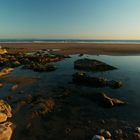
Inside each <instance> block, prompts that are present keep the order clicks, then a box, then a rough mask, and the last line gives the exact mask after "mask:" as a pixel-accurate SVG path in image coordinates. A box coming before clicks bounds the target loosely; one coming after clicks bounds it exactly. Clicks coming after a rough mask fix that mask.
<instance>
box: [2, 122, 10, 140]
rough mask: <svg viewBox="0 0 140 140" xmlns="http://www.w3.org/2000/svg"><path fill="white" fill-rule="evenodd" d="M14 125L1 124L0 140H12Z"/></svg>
mask: <svg viewBox="0 0 140 140" xmlns="http://www.w3.org/2000/svg"><path fill="white" fill-rule="evenodd" d="M12 125H13V123H11V122H5V123H2V124H0V140H10V139H11V136H12V133H13V130H12Z"/></svg>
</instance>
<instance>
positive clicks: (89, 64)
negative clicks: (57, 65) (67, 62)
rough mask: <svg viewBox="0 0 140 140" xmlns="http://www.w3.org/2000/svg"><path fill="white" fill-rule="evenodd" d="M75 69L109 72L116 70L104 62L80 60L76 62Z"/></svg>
mask: <svg viewBox="0 0 140 140" xmlns="http://www.w3.org/2000/svg"><path fill="white" fill-rule="evenodd" d="M74 68H75V69H78V70H91V71H108V70H114V69H116V68H115V67H113V66H110V65H108V64H106V63H104V62H101V61H98V60H94V59H79V60H77V61H75V62H74Z"/></svg>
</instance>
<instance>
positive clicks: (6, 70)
mask: <svg viewBox="0 0 140 140" xmlns="http://www.w3.org/2000/svg"><path fill="white" fill-rule="evenodd" d="M12 71H13V68H3V69H1V70H0V77H1V76H4V75H7V74H9V73H10V72H12Z"/></svg>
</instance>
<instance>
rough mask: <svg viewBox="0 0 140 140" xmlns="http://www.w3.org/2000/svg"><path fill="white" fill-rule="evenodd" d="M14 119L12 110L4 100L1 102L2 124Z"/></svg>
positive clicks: (0, 120) (0, 117)
mask: <svg viewBox="0 0 140 140" xmlns="http://www.w3.org/2000/svg"><path fill="white" fill-rule="evenodd" d="M11 117H12V109H11V107H10V105H9V104H7V103H6V102H5V101H4V100H0V123H1V122H5V121H6V120H7V118H11Z"/></svg>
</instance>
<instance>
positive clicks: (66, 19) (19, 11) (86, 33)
mask: <svg viewBox="0 0 140 140" xmlns="http://www.w3.org/2000/svg"><path fill="white" fill-rule="evenodd" d="M0 38H40V39H139V40H140V0H0Z"/></svg>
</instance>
